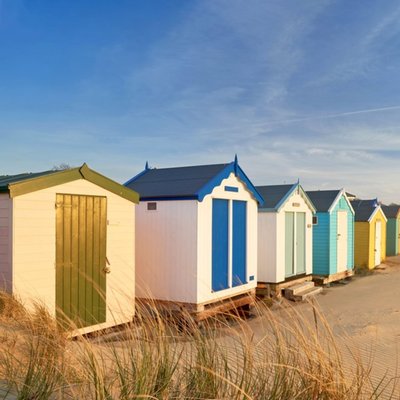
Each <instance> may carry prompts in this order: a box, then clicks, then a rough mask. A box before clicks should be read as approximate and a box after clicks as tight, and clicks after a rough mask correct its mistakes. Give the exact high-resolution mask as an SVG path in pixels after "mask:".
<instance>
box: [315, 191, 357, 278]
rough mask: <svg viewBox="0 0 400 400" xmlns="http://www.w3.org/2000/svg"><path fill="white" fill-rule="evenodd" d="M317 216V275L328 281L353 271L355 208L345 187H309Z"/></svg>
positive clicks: (344, 276) (349, 274) (351, 273)
mask: <svg viewBox="0 0 400 400" xmlns="http://www.w3.org/2000/svg"><path fill="white" fill-rule="evenodd" d="M307 195H308V196H309V197H310V199H311V201H312V202H313V204H314V206H315V208H316V209H317V212H316V214H315V216H314V218H313V276H314V280H316V281H318V282H319V283H322V284H326V283H329V282H333V281H337V280H340V279H343V278H346V277H349V276H351V275H353V269H354V210H353V207H352V206H351V203H350V201H349V199H348V197H347V195H346V193H345V191H344V190H343V189H342V190H317V191H308V192H307Z"/></svg>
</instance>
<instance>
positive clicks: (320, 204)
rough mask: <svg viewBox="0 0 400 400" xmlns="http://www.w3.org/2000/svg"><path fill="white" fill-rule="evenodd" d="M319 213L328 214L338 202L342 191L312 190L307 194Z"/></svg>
mask: <svg viewBox="0 0 400 400" xmlns="http://www.w3.org/2000/svg"><path fill="white" fill-rule="evenodd" d="M306 193H307V195H308V197H309V198H310V199H311V201H312V203H313V204H314V206H315V208H316V209H317V211H319V212H327V211H328V210H329V209H330V208H331V205H332V204H333V202H334V201H335V200H336V198H337V196H338V195H339V193H340V190H312V191H307V192H306Z"/></svg>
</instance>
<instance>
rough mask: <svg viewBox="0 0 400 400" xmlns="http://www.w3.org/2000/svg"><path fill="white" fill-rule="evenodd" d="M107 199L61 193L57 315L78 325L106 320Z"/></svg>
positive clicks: (59, 199)
mask: <svg viewBox="0 0 400 400" xmlns="http://www.w3.org/2000/svg"><path fill="white" fill-rule="evenodd" d="M106 215H107V199H106V198H105V197H96V196H80V195H69V194H57V202H56V305H57V318H58V319H59V320H62V321H64V322H65V321H70V322H72V323H73V324H75V325H76V326H77V327H85V326H91V325H95V324H98V323H101V322H105V321H106V276H105V267H106V228H107V220H106V218H107V217H106Z"/></svg>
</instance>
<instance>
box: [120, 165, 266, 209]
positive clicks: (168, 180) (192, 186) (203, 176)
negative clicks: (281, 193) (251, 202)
mask: <svg viewBox="0 0 400 400" xmlns="http://www.w3.org/2000/svg"><path fill="white" fill-rule="evenodd" d="M232 172H233V173H235V175H236V176H238V177H239V178H240V180H241V181H242V182H243V183H245V184H246V186H247V189H248V190H249V191H250V192H251V193H252V195H253V197H254V198H255V199H256V200H257V202H258V203H263V198H262V197H261V196H260V194H259V193H258V192H257V190H256V188H255V187H254V186H253V184H252V183H251V182H250V180H249V179H248V178H247V176H246V174H245V173H244V172H243V170H242V169H241V168H240V166H239V164H238V163H237V159H236V158H235V161H233V162H231V163H229V164H212V165H195V166H189V167H174V168H160V169H158V168H148V166H147V163H146V167H145V169H144V171H142V172H141V173H139V174H138V175H136V176H134V177H133V178H132V179H130V180H129V181H128V182H126V183H125V186H126V187H128V188H130V189H133V190H135V191H137V192H138V193H139V194H140V199H141V200H179V199H180V200H183V199H195V200H199V201H202V200H203V198H204V196H206V195H207V194H209V193H211V192H212V190H213V189H214V187H215V186H218V185H219V184H220V183H221V182H222V180H223V179H225V178H227V177H228V176H229V175H230V174H231V173H232Z"/></svg>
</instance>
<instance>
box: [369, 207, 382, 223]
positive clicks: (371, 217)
mask: <svg viewBox="0 0 400 400" xmlns="http://www.w3.org/2000/svg"><path fill="white" fill-rule="evenodd" d="M379 210H381V211H382V215H383V218H384V219H385V221H386V222H387V218H386V215H385V213H384V212H383V210H382V207H381V206H377V207H376V208H375V210H374V212H373V213H372V214H371V216H370V217H369V218H368V222H371V221H372V219H373V218H374V217H375V214H377V212H378V211H379Z"/></svg>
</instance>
